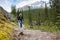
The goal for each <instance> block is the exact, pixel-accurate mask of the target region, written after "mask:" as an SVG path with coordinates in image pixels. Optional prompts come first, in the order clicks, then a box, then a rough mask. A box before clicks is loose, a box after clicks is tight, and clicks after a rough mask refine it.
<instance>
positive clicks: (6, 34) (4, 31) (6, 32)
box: [0, 7, 17, 40]
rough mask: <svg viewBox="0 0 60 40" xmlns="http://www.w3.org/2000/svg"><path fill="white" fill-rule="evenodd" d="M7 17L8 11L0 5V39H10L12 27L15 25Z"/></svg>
mask: <svg viewBox="0 0 60 40" xmlns="http://www.w3.org/2000/svg"><path fill="white" fill-rule="evenodd" d="M9 18H10V17H9V13H8V12H7V11H5V10H4V9H3V8H2V7H0V40H10V37H11V35H12V33H13V31H14V30H13V29H14V27H17V25H16V23H14V22H10V19H9Z"/></svg>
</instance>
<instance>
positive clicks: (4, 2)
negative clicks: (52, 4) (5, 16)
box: [0, 0, 49, 12]
mask: <svg viewBox="0 0 60 40" xmlns="http://www.w3.org/2000/svg"><path fill="white" fill-rule="evenodd" d="M39 1H41V0H0V6H1V7H3V8H4V9H5V10H6V11H8V12H11V5H12V4H13V5H16V8H21V7H24V6H26V5H31V4H33V3H35V2H39ZM43 1H46V2H48V1H49V0H43Z"/></svg>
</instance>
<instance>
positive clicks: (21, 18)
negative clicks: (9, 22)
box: [18, 13, 23, 28]
mask: <svg viewBox="0 0 60 40" xmlns="http://www.w3.org/2000/svg"><path fill="white" fill-rule="evenodd" d="M22 20H23V16H22V14H21V13H20V14H19V16H18V23H19V26H20V28H22Z"/></svg>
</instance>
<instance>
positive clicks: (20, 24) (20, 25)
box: [18, 20, 22, 28]
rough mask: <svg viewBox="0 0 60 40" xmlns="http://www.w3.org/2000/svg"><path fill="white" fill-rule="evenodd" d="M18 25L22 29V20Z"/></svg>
mask: <svg viewBox="0 0 60 40" xmlns="http://www.w3.org/2000/svg"><path fill="white" fill-rule="evenodd" d="M18 23H19V27H20V28H22V20H19V21H18Z"/></svg>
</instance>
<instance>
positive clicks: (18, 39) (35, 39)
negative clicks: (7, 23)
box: [11, 28, 60, 40]
mask: <svg viewBox="0 0 60 40" xmlns="http://www.w3.org/2000/svg"><path fill="white" fill-rule="evenodd" d="M20 32H21V30H20V29H19V28H16V30H15V32H14V33H13V35H12V39H11V40H60V37H59V36H56V35H54V34H52V33H48V32H41V31H40V30H27V29H24V30H23V34H21V33H20Z"/></svg>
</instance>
